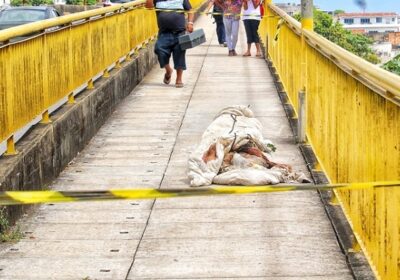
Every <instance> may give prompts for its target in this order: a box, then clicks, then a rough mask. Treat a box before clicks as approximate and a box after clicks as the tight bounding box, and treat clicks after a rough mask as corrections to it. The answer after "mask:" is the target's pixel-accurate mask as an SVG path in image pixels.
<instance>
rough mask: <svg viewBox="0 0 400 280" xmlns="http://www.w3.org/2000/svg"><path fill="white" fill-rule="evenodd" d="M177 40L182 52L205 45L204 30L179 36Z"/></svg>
mask: <svg viewBox="0 0 400 280" xmlns="http://www.w3.org/2000/svg"><path fill="white" fill-rule="evenodd" d="M178 40H179V45H180V47H181V49H182V50H183V51H184V50H187V49H190V48H194V47H197V46H198V45H200V44H203V43H205V42H206V35H205V34H204V30H203V29H202V28H201V29H197V30H194V31H193V32H192V33H188V34H185V35H181V36H179V38H178Z"/></svg>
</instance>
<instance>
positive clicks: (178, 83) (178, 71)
mask: <svg viewBox="0 0 400 280" xmlns="http://www.w3.org/2000/svg"><path fill="white" fill-rule="evenodd" d="M182 74H183V69H176V83H175V85H176V87H182V86H183V82H182Z"/></svg>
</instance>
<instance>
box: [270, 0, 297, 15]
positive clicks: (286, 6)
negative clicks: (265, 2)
mask: <svg viewBox="0 0 400 280" xmlns="http://www.w3.org/2000/svg"><path fill="white" fill-rule="evenodd" d="M274 4H275V5H276V6H277V7H278V8H280V9H281V10H283V11H285V12H286V13H287V14H288V15H289V16H293V15H295V14H300V12H301V6H300V4H296V3H274Z"/></svg>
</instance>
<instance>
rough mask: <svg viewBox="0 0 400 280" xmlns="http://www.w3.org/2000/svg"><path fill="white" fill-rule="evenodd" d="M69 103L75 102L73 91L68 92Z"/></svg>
mask: <svg viewBox="0 0 400 280" xmlns="http://www.w3.org/2000/svg"><path fill="white" fill-rule="evenodd" d="M68 104H75V97H74V93H73V92H71V93H70V94H68Z"/></svg>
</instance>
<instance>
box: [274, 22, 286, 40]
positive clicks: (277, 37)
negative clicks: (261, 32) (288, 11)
mask: <svg viewBox="0 0 400 280" xmlns="http://www.w3.org/2000/svg"><path fill="white" fill-rule="evenodd" d="M284 22H285V21H284V19H283V18H281V19H280V20H279V21H278V25H277V26H276V33H275V37H274V41H275V42H277V41H278V39H279V32H280V31H281V27H282V25H283V23H284Z"/></svg>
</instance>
